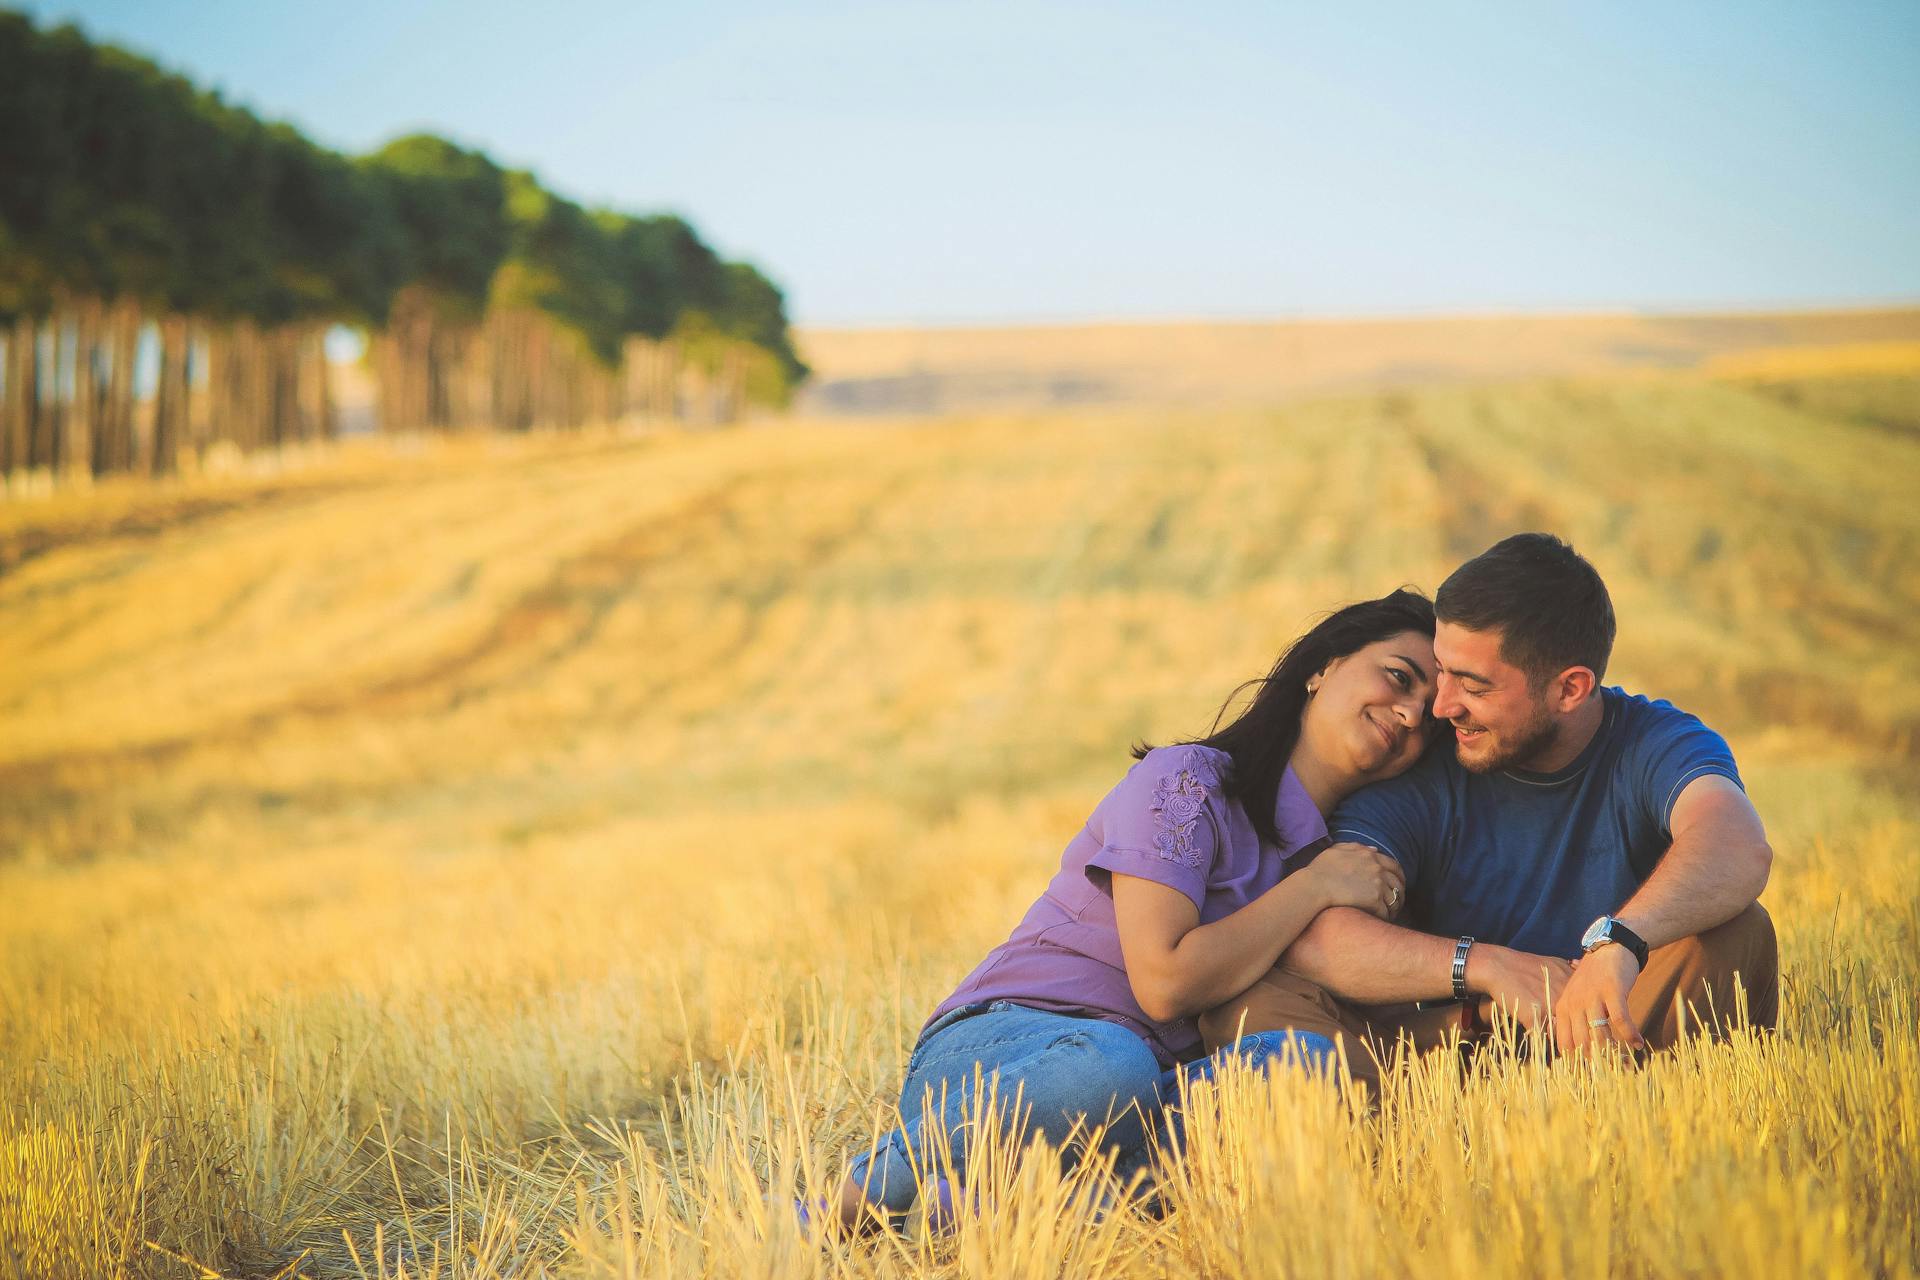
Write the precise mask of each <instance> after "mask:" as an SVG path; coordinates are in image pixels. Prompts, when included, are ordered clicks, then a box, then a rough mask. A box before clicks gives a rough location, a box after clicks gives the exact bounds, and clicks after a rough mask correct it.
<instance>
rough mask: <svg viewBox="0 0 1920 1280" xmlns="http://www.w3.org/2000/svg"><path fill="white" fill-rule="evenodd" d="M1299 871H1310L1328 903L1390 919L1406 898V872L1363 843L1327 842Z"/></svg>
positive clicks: (1332, 905)
mask: <svg viewBox="0 0 1920 1280" xmlns="http://www.w3.org/2000/svg"><path fill="white" fill-rule="evenodd" d="M1301 874H1303V875H1311V876H1312V877H1314V879H1315V881H1316V882H1317V883H1318V884H1319V886H1320V891H1321V893H1322V894H1323V895H1325V897H1326V905H1327V906H1329V907H1358V908H1360V909H1361V910H1362V911H1371V912H1372V913H1373V914H1374V915H1376V916H1379V917H1380V918H1381V919H1382V920H1391V919H1393V917H1394V916H1396V915H1398V914H1399V913H1400V908H1401V907H1403V906H1405V905H1406V902H1407V874H1406V872H1405V871H1403V870H1401V869H1400V864H1399V863H1398V862H1397V861H1395V860H1394V859H1393V858H1390V857H1388V856H1387V855H1386V854H1384V853H1382V852H1380V851H1379V850H1378V849H1376V848H1374V847H1373V846H1372V845H1366V844H1350V843H1344V842H1343V843H1341V844H1330V845H1328V846H1327V847H1326V848H1325V849H1323V850H1321V851H1320V856H1319V857H1317V858H1315V859H1314V860H1313V862H1312V863H1311V864H1309V865H1308V866H1307V868H1306V869H1305V871H1303V872H1302V873H1301Z"/></svg>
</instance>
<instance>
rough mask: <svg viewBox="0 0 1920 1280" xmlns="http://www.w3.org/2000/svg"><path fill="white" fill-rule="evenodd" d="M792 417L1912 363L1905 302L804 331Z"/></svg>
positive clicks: (1919, 329)
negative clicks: (810, 373)
mask: <svg viewBox="0 0 1920 1280" xmlns="http://www.w3.org/2000/svg"><path fill="white" fill-rule="evenodd" d="M797 337H798V341H799V343H800V346H801V348H802V350H803V351H804V353H805V355H806V358H807V359H808V361H809V362H810V363H811V364H812V365H813V368H814V377H813V380H812V381H811V382H810V383H809V384H807V385H806V386H805V387H803V388H802V391H801V394H800V399H799V406H800V408H801V409H802V410H803V411H804V412H809V413H817V414H820V415H822V416H828V417H831V416H833V415H835V414H857V415H886V414H913V415H937V414H942V413H969V412H996V411H999V412H1004V411H1019V410H1033V409H1043V408H1073V407H1089V406H1120V405H1128V404H1134V405H1139V404H1153V405H1176V404H1184V405H1188V406H1208V407H1221V406H1228V405H1248V404H1271V403H1277V402H1284V401H1293V400H1300V399H1305V398H1314V397H1326V396H1330V395H1357V394H1366V393H1371V392H1387V391H1408V390H1418V389H1420V388H1422V387H1431V386H1438V385H1459V384H1465V383H1472V382H1489V381H1512V380H1516V379H1524V378H1541V377H1589V378H1591V377H1609V376H1612V377H1618V376H1639V375H1647V374H1655V375H1658V374H1670V373H1677V372H1685V371H1692V372H1699V373H1708V374H1712V373H1717V372H1722V371H1731V370H1738V369H1739V368H1741V367H1742V366H1743V365H1750V364H1752V363H1753V362H1755V361H1763V362H1764V361H1771V360H1773V359H1775V358H1777V357H1778V356H1780V355H1782V354H1783V353H1787V352H1798V353H1800V354H1801V355H1802V356H1803V357H1806V358H1810V359H1811V360H1812V361H1814V362H1815V367H1816V368H1817V369H1818V370H1819V371H1821V372H1824V373H1828V374H1831V373H1834V372H1836V371H1837V370H1838V369H1839V368H1843V367H1846V366H1848V365H1852V366H1853V367H1855V368H1857V369H1858V370H1859V371H1861V372H1886V371H1890V370H1891V371H1895V372H1900V371H1911V370H1912V368H1913V367H1914V366H1915V364H1916V362H1917V360H1920V357H1917V355H1916V353H1920V307H1915V306H1911V305H1907V306H1899V305H1889V306H1856V307H1846V306H1835V307H1809V308H1804V309H1797V310H1796V309H1778V310H1769V309H1753V310H1738V309H1728V310H1698V311H1634V310H1631V309H1595V310H1588V311H1566V312H1555V311H1538V312H1529V311H1516V312H1502V311H1487V312H1461V313H1422V314H1412V315H1392V314H1383V315H1362V316H1299V317H1281V318H1271V319H1259V318H1248V319H1232V320H1219V319H1199V318H1196V319H1181V318H1166V319H1152V318H1143V319H1131V320H1129V319H1115V320H1063V321H1059V322H1049V323H1032V324H1018V323H1010V324H951V325H918V326H916V325H899V326H888V325H875V326H861V325H838V326H818V327H806V326H803V327H802V328H801V329H800V330H799V331H798V334H797Z"/></svg>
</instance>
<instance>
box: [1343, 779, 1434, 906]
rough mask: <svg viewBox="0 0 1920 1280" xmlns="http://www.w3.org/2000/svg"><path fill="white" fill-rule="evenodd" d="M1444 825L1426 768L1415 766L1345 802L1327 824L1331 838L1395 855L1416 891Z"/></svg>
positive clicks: (1359, 792)
mask: <svg viewBox="0 0 1920 1280" xmlns="http://www.w3.org/2000/svg"><path fill="white" fill-rule="evenodd" d="M1440 827H1441V813H1440V804H1439V792H1438V789H1437V787H1436V786H1435V784H1434V782H1433V780H1432V779H1431V777H1430V775H1429V773H1428V770H1426V769H1425V768H1422V767H1419V766H1416V767H1415V768H1413V769H1412V770H1410V771H1408V772H1407V773H1404V774H1402V775H1400V776H1399V777H1398V778H1393V779H1391V780H1389V781H1387V782H1376V783H1375V784H1373V785H1372V786H1370V787H1362V788H1360V790H1358V791H1356V792H1354V793H1353V794H1352V795H1350V796H1348V797H1347V798H1346V799H1345V800H1342V801H1341V802H1340V807H1339V808H1338V809H1335V810H1334V812H1333V821H1331V822H1329V823H1328V824H1327V836H1328V838H1329V839H1331V840H1332V841H1333V842H1334V843H1336V844H1339V843H1341V842H1351V843H1353V844H1370V845H1372V846H1373V847H1374V848H1376V849H1379V850H1382V851H1383V852H1385V853H1388V854H1391V855H1392V856H1393V857H1394V859H1395V860H1396V861H1398V862H1399V863H1400V866H1401V868H1402V869H1403V870H1405V871H1406V873H1407V886H1408V888H1409V889H1413V888H1417V887H1418V886H1419V885H1420V884H1421V876H1420V873H1421V870H1422V869H1423V868H1425V867H1427V866H1430V865H1431V864H1432V863H1433V850H1434V849H1435V848H1437V847H1438V845H1439V841H1440V838H1441V831H1440Z"/></svg>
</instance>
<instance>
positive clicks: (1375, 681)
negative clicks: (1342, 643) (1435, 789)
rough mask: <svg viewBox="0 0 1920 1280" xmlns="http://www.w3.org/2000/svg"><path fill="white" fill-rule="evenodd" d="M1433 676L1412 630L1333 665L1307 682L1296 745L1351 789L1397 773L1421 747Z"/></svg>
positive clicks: (1429, 650)
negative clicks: (1352, 782) (1351, 783)
mask: <svg viewBox="0 0 1920 1280" xmlns="http://www.w3.org/2000/svg"><path fill="white" fill-rule="evenodd" d="M1434 670H1435V664H1434V660H1433V640H1432V639H1431V638H1430V637H1428V636H1424V635H1422V634H1420V633H1419V632H1418V631H1403V632H1401V633H1400V634H1399V635H1394V636H1388V637H1387V638H1386V639H1385V640H1376V641H1375V642H1374V643H1372V644H1370V645H1368V646H1367V647H1366V648H1364V649H1358V650H1356V651H1354V652H1353V653H1350V654H1348V655H1347V656H1346V657H1344V658H1335V659H1334V660H1333V661H1332V662H1329V663H1328V664H1327V666H1326V668H1325V670H1323V671H1321V672H1320V674H1319V675H1318V676H1317V677H1315V679H1314V681H1313V682H1311V683H1310V687H1311V688H1313V690H1314V692H1313V696H1312V697H1310V698H1308V699H1307V709H1306V711H1305V713H1304V714H1303V715H1302V717H1301V723H1300V736H1301V738H1302V740H1303V741H1305V742H1306V743H1307V744H1308V745H1309V746H1310V748H1311V749H1312V750H1313V751H1314V754H1315V755H1317V756H1319V757H1320V759H1321V760H1323V761H1325V762H1326V763H1327V764H1328V765H1330V766H1332V767H1333V768H1335V769H1339V770H1341V771H1342V772H1345V773H1347V774H1349V775H1350V776H1352V777H1353V778H1355V779H1356V780H1357V782H1358V783H1367V782H1378V781H1380V780H1381V779H1382V778H1391V777H1393V776H1395V775H1396V774H1400V773H1404V772H1405V771H1406V770H1408V769H1409V768H1411V767H1412V766H1413V762H1414V761H1416V760H1418V759H1419V758H1420V753H1421V751H1423V750H1424V749H1425V748H1426V745H1427V733H1426V729H1427V719H1428V716H1429V714H1430V712H1431V709H1432V707H1433V691H1434Z"/></svg>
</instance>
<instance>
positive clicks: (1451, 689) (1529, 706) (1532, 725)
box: [1433, 622, 1560, 773]
mask: <svg viewBox="0 0 1920 1280" xmlns="http://www.w3.org/2000/svg"><path fill="white" fill-rule="evenodd" d="M1433 656H1434V658H1435V660H1436V661H1437V662H1438V663H1439V664H1440V676H1439V680H1438V682H1437V683H1438V688H1437V690H1436V693H1435V695H1434V700H1433V715H1434V718H1435V719H1436V720H1446V721H1450V722H1451V723H1452V724H1453V733H1454V743H1455V747H1454V755H1455V758H1457V759H1458V760H1459V761H1460V763H1461V765H1462V766H1463V767H1465V768H1467V769H1470V770H1472V771H1473V772H1474V773H1491V772H1493V771H1494V770H1496V769H1506V768H1511V767H1514V766H1519V767H1520V768H1526V767H1527V762H1528V761H1529V760H1532V759H1534V758H1535V757H1537V756H1540V755H1542V754H1544V753H1545V752H1546V751H1547V750H1548V749H1549V748H1551V747H1552V746H1553V745H1554V742H1555V740H1556V739H1557V738H1558V737H1559V733H1560V721H1559V717H1558V716H1556V715H1555V714H1554V712H1553V709H1552V708H1551V707H1550V706H1549V705H1548V703H1547V696H1546V690H1545V689H1539V690H1536V689H1535V688H1534V687H1533V682H1532V681H1531V680H1529V679H1527V673H1526V672H1524V671H1522V670H1521V669H1520V668H1518V667H1516V666H1512V665H1510V664H1509V663H1507V662H1506V661H1505V660H1504V659H1503V658H1501V656H1500V633H1499V632H1498V631H1469V630H1467V629H1466V628H1465V627H1460V626H1455V625H1454V624H1452V623H1449V622H1442V623H1440V624H1439V627H1438V629H1437V630H1436V632H1435V633H1434V637H1433Z"/></svg>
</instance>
